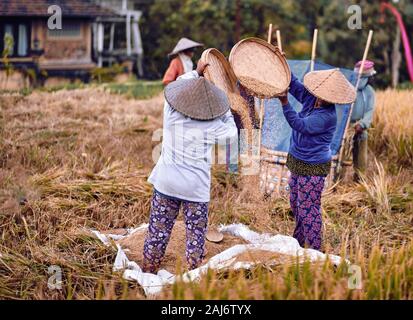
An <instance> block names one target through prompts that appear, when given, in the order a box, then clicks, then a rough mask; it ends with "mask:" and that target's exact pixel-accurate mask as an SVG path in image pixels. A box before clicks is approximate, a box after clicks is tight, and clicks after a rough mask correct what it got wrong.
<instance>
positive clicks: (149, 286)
mask: <svg viewBox="0 0 413 320" xmlns="http://www.w3.org/2000/svg"><path fill="white" fill-rule="evenodd" d="M147 228H148V224H143V225H141V226H139V227H138V228H135V229H128V230H127V234H126V235H112V234H106V235H105V234H103V233H100V232H98V231H95V230H93V231H92V232H93V234H94V235H95V236H96V237H97V238H98V239H99V240H100V241H102V242H103V243H104V244H105V245H109V244H110V241H111V240H110V239H112V240H115V241H117V240H121V239H124V238H126V237H128V236H130V235H131V234H133V233H135V232H136V231H142V230H144V229H147ZM219 231H221V232H223V233H228V234H231V235H233V236H236V237H239V238H242V239H244V240H245V241H246V242H247V244H238V245H234V246H232V247H230V248H228V249H226V250H224V251H222V252H221V253H219V254H217V255H215V256H213V257H212V258H210V259H209V260H208V261H207V262H206V263H205V264H204V265H202V266H201V267H199V268H197V269H194V270H191V271H188V272H186V273H184V274H183V275H181V276H180V277H181V279H182V280H183V281H198V280H200V278H201V276H202V275H203V274H204V273H205V272H206V271H207V270H208V269H214V270H224V269H250V268H251V267H253V266H254V265H255V264H257V262H254V261H251V262H244V261H236V258H237V256H238V255H240V254H242V253H244V252H254V250H259V251H269V252H273V253H279V254H284V255H288V256H291V257H292V258H294V257H302V258H304V257H305V258H306V259H308V260H309V261H323V260H326V259H330V261H331V262H332V263H333V264H335V265H338V264H340V263H341V261H342V259H341V258H340V257H339V256H335V255H329V256H327V255H325V254H324V253H322V252H320V251H317V250H313V249H304V248H301V247H300V245H299V244H298V241H297V240H296V239H294V238H293V237H289V236H283V235H270V234H259V233H257V232H254V231H252V230H250V229H249V228H248V227H247V226H245V225H243V224H231V225H228V226H221V227H220V228H219ZM116 246H117V250H118V252H117V255H116V259H115V263H114V265H113V271H121V270H124V273H123V277H124V278H125V279H127V280H134V281H137V282H138V283H139V285H140V286H142V288H143V290H144V291H145V294H146V295H148V296H153V295H157V294H159V293H160V292H161V291H162V287H163V286H165V285H169V284H173V283H174V282H175V281H176V280H177V277H178V276H175V275H173V274H172V273H170V272H168V271H166V270H160V271H159V272H158V273H157V274H156V275H155V274H150V273H144V272H143V271H142V269H141V267H140V266H139V265H138V264H137V263H136V262H134V261H130V260H129V259H128V257H127V255H126V253H125V251H124V250H123V249H122V247H121V246H120V245H119V244H117V245H116ZM346 262H347V261H346Z"/></svg>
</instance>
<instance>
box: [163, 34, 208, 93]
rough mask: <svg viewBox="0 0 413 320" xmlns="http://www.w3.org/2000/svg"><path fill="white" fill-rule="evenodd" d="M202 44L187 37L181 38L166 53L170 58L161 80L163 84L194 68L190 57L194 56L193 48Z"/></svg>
mask: <svg viewBox="0 0 413 320" xmlns="http://www.w3.org/2000/svg"><path fill="white" fill-rule="evenodd" d="M202 46H203V44H202V43H198V42H195V41H192V40H190V39H187V38H182V39H181V40H179V41H178V43H177V45H176V46H175V48H174V49H173V50H172V52H171V53H170V54H168V56H169V57H170V58H171V59H172V60H171V62H170V64H169V67H168V69H167V70H166V72H165V75H164V77H163V80H162V82H163V84H164V85H165V86H166V85H168V84H169V83H171V82H172V81H175V80H176V79H177V78H178V77H179V76H181V75H183V74H184V73H187V72H190V71H192V70H193V69H194V64H193V62H192V57H193V56H194V51H195V48H197V47H202Z"/></svg>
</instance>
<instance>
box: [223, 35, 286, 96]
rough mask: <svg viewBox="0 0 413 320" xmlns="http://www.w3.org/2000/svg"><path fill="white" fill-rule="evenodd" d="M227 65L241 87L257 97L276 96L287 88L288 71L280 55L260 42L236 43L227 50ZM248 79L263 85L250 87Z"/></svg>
mask: <svg viewBox="0 0 413 320" xmlns="http://www.w3.org/2000/svg"><path fill="white" fill-rule="evenodd" d="M229 62H230V65H231V67H232V70H233V71H234V74H235V76H236V77H237V78H238V80H239V81H240V82H241V84H242V85H243V86H244V87H246V88H248V89H249V91H250V93H251V94H253V95H254V96H256V97H258V98H267V99H269V98H273V97H276V96H279V95H280V94H282V93H283V92H285V91H286V90H287V89H288V86H289V85H290V82H291V71H290V67H289V66H288V63H287V60H286V59H285V57H284V55H283V54H282V53H281V52H280V50H279V49H278V48H277V47H275V46H273V45H272V44H270V43H268V42H266V41H264V40H262V39H258V38H247V39H244V40H241V41H240V42H238V43H237V44H236V45H235V46H234V47H233V48H232V50H231V54H230V56H229ZM248 78H249V79H251V80H255V81H257V84H258V83H261V84H262V85H263V86H261V85H254V88H253V87H252V86H251V83H250V82H249V81H247V80H246V79H248ZM264 87H265V88H266V89H265V88H264ZM271 87H272V88H271Z"/></svg>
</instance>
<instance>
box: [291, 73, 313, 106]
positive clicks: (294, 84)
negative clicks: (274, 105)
mask: <svg viewBox="0 0 413 320" xmlns="http://www.w3.org/2000/svg"><path fill="white" fill-rule="evenodd" d="M288 92H289V93H290V94H291V95H292V96H293V97H294V98H296V99H297V100H298V102H300V103H301V104H302V103H304V101H305V100H306V99H307V98H309V97H313V95H312V94H311V93H310V92H309V91H308V90H307V89H306V88H305V87H304V85H303V84H302V83H301V82H300V80H298V79H297V77H296V76H295V75H294V74H293V73H292V72H291V83H290V89H289V91H288Z"/></svg>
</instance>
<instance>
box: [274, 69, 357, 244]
mask: <svg viewBox="0 0 413 320" xmlns="http://www.w3.org/2000/svg"><path fill="white" fill-rule="evenodd" d="M289 93H290V94H291V95H292V96H294V98H296V99H297V100H298V101H299V102H300V103H301V104H302V105H303V108H302V111H301V112H296V111H295V110H294V109H293V108H292V107H291V105H290V104H289V101H288V96H287V94H285V95H283V96H281V97H279V99H280V101H281V104H282V106H283V113H284V116H285V118H286V120H287V122H288V123H289V125H290V126H291V128H292V129H293V132H292V136H291V142H290V150H289V153H288V158H287V167H288V169H289V170H290V172H291V178H290V182H289V186H290V206H291V210H292V212H293V214H294V217H295V220H296V227H295V231H294V238H296V239H297V240H298V242H299V243H300V245H301V246H302V247H310V248H313V249H317V250H319V249H320V248H321V244H322V218H321V194H322V191H323V189H324V181H325V177H326V176H327V175H328V173H329V171H330V167H331V149H330V144H331V141H332V140H333V135H334V132H335V130H336V125H337V115H336V109H335V105H334V104H348V103H351V102H353V101H354V99H355V89H354V87H353V86H352V85H351V84H350V83H349V82H348V81H347V79H346V78H345V77H344V75H343V74H342V73H341V72H340V71H339V70H338V69H332V70H324V71H314V72H310V73H308V74H307V75H306V76H305V77H304V85H303V84H302V83H300V81H299V80H298V79H297V78H296V77H295V76H294V75H292V80H291V84H290V89H289Z"/></svg>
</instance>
